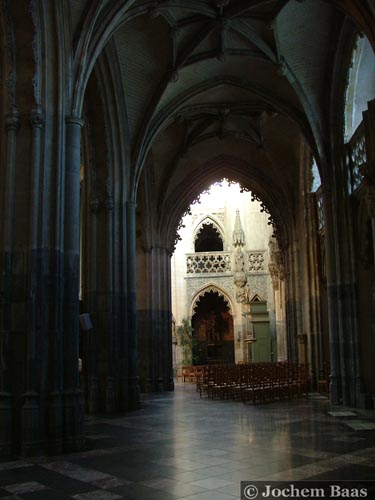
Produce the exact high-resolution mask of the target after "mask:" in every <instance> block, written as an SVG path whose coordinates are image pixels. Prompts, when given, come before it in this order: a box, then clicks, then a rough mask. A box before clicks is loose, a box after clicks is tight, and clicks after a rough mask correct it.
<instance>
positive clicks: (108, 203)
mask: <svg viewBox="0 0 375 500" xmlns="http://www.w3.org/2000/svg"><path fill="white" fill-rule="evenodd" d="M114 206H115V204H114V201H113V198H112V196H107V198H106V199H105V201H104V208H105V209H106V210H107V212H112V210H113V209H114Z"/></svg>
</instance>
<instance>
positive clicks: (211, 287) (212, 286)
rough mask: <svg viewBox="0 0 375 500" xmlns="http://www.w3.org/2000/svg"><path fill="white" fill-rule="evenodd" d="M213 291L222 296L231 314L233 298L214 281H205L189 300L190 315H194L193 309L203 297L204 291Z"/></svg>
mask: <svg viewBox="0 0 375 500" xmlns="http://www.w3.org/2000/svg"><path fill="white" fill-rule="evenodd" d="M209 292H213V293H217V294H218V295H219V297H222V298H223V299H224V302H225V304H226V305H227V306H228V309H229V313H230V314H231V315H232V316H233V311H234V307H233V300H232V298H231V297H230V295H229V293H228V292H227V291H226V290H225V289H224V288H222V287H220V286H219V285H217V284H216V283H212V282H211V283H208V284H207V283H206V284H205V285H203V286H202V287H201V288H200V289H199V290H198V291H197V292H195V294H194V296H193V298H192V300H191V305H190V317H193V316H194V312H195V309H196V307H197V305H198V302H199V300H200V298H201V297H203V296H204V295H205V294H206V293H209Z"/></svg>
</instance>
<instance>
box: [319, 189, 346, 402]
mask: <svg viewBox="0 0 375 500" xmlns="http://www.w3.org/2000/svg"><path fill="white" fill-rule="evenodd" d="M322 197H323V210H324V224H325V239H324V242H325V252H326V268H327V271H326V272H327V299H328V322H329V351H330V370H331V374H330V391H329V392H330V399H331V403H332V404H339V403H341V402H342V373H341V359H342V353H341V343H340V324H339V313H338V296H337V284H336V282H337V273H336V259H335V237H334V231H335V229H334V223H333V206H332V203H333V200H332V192H331V191H330V190H329V189H323V190H322Z"/></svg>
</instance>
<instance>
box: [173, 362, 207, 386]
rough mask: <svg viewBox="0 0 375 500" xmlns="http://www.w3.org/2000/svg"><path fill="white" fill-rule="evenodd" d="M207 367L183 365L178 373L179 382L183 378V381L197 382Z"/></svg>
mask: <svg viewBox="0 0 375 500" xmlns="http://www.w3.org/2000/svg"><path fill="white" fill-rule="evenodd" d="M205 368H206V366H205V365H184V366H181V367H180V369H179V370H178V372H177V375H176V379H177V382H178V381H181V380H182V382H193V383H197V382H198V380H200V379H201V377H202V376H203V373H204V369H205Z"/></svg>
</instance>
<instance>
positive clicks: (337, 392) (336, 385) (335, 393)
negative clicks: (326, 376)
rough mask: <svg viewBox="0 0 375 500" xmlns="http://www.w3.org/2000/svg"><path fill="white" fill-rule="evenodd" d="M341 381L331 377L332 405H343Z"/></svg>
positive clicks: (330, 395) (330, 397)
mask: <svg viewBox="0 0 375 500" xmlns="http://www.w3.org/2000/svg"><path fill="white" fill-rule="evenodd" d="M341 390H342V388H341V379H340V377H334V376H332V377H331V380H330V383H329V399H330V402H331V404H333V405H340V404H342V396H341V394H342V392H341Z"/></svg>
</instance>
